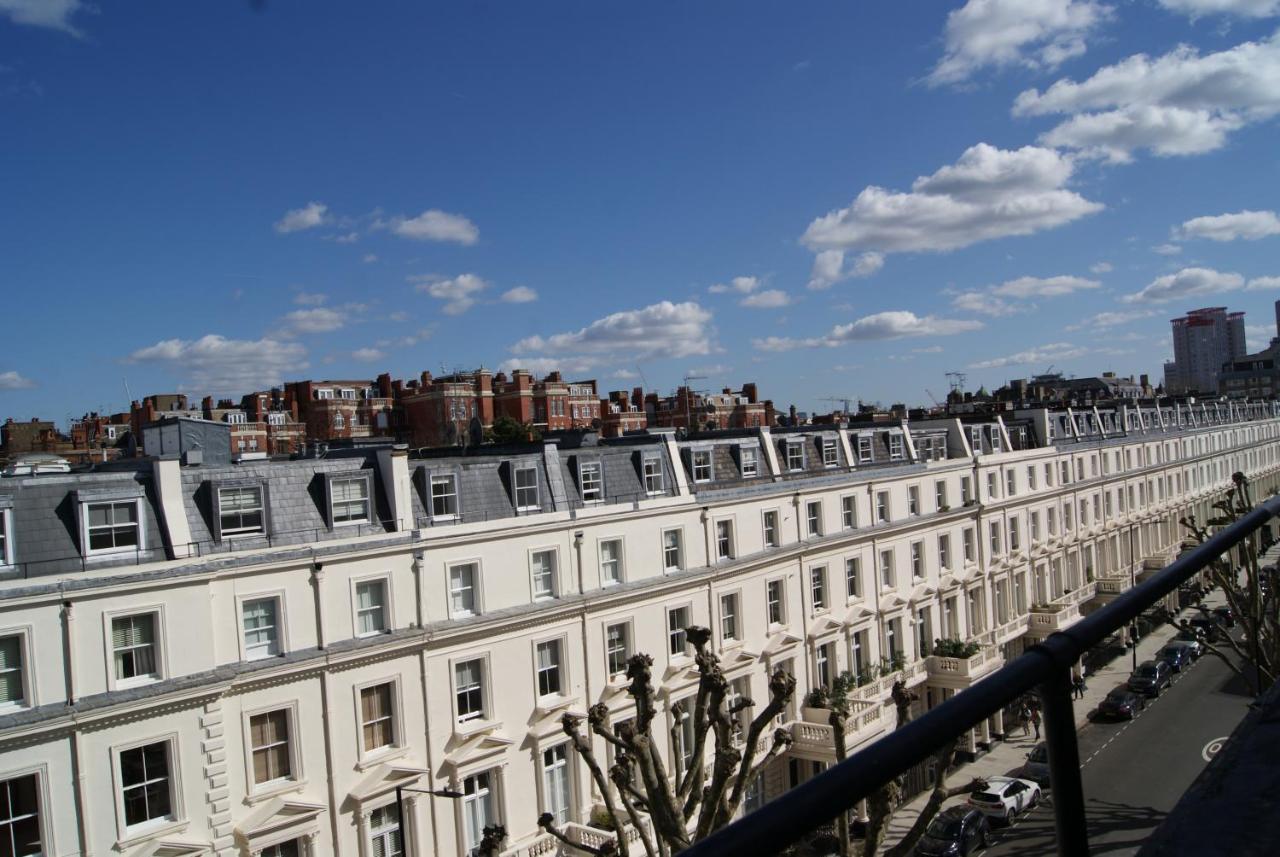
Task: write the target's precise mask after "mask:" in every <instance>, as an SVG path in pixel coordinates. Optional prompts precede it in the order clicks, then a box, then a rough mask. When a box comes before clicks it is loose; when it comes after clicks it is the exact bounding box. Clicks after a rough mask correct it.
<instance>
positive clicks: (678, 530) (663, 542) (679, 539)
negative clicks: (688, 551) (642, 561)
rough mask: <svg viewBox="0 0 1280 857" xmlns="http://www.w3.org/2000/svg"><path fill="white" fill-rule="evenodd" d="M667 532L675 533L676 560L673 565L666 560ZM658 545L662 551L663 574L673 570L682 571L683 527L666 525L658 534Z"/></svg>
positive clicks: (683, 557) (683, 563)
mask: <svg viewBox="0 0 1280 857" xmlns="http://www.w3.org/2000/svg"><path fill="white" fill-rule="evenodd" d="M668 533H675V534H676V553H677V562H676V564H675V565H670V564H669V563H668V562H667V534H668ZM659 547H660V549H661V551H662V571H663V573H664V574H670V573H671V572H673V571H684V566H685V556H684V527H667V528H666V529H664V530H662V531H661V534H660V536H659Z"/></svg>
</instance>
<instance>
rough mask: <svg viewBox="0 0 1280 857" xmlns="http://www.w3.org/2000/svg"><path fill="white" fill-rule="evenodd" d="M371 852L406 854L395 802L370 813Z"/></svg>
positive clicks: (389, 856)
mask: <svg viewBox="0 0 1280 857" xmlns="http://www.w3.org/2000/svg"><path fill="white" fill-rule="evenodd" d="M369 853H370V854H371V855H373V857H402V855H403V854H404V840H403V835H402V834H401V832H400V810H399V809H398V808H397V807H396V805H395V804H394V803H389V804H387V805H386V806H380V807H378V808H377V809H375V810H373V811H372V812H370V813H369ZM264 857H265V855H264Z"/></svg>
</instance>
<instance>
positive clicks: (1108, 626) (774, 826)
mask: <svg viewBox="0 0 1280 857" xmlns="http://www.w3.org/2000/svg"><path fill="white" fill-rule="evenodd" d="M1278 516H1280V496H1276V497H1271V498H1268V499H1267V500H1265V501H1262V502H1260V503H1258V504H1257V506H1256V507H1255V508H1254V509H1252V510H1251V511H1249V512H1248V513H1246V514H1245V515H1244V516H1243V517H1241V518H1240V519H1239V520H1237V521H1236V522H1234V523H1233V524H1231V525H1230V526H1228V527H1225V528H1223V529H1222V530H1220V531H1218V532H1217V533H1214V534H1213V535H1211V536H1210V537H1209V538H1208V539H1207V540H1206V541H1205V542H1204V543H1203V544H1201V545H1198V546H1196V547H1195V548H1192V549H1191V550H1189V551H1187V552H1186V553H1184V554H1183V555H1182V556H1180V557H1178V558H1177V559H1175V560H1174V561H1173V562H1172V563H1170V564H1169V565H1168V566H1166V567H1165V568H1164V570H1162V571H1160V572H1158V573H1157V574H1155V575H1154V576H1153V577H1151V578H1149V579H1148V580H1146V581H1144V582H1143V583H1140V584H1138V585H1137V586H1136V587H1133V588H1131V589H1129V590H1128V591H1126V592H1123V593H1121V594H1120V595H1118V596H1117V597H1116V598H1115V600H1113V601H1111V602H1110V603H1109V604H1107V605H1106V606H1104V607H1102V608H1101V609H1099V610H1097V611H1095V612H1093V613H1091V614H1089V615H1088V616H1086V617H1084V618H1083V619H1081V620H1080V621H1079V622H1077V623H1075V624H1074V625H1072V626H1071V627H1070V628H1068V629H1067V630H1065V631H1058V632H1056V633H1054V634H1052V635H1051V636H1049V637H1048V638H1046V639H1045V640H1044V641H1043V642H1041V643H1039V644H1037V645H1035V646H1032V647H1031V648H1030V649H1028V650H1027V652H1026V653H1025V654H1023V655H1022V656H1021V657H1018V658H1016V659H1015V660H1013V661H1011V662H1010V663H1008V664H1006V665H1005V666H1003V667H1001V668H1000V669H999V670H997V671H996V672H994V673H992V674H991V675H990V676H988V677H987V678H985V679H984V680H982V681H981V682H978V683H977V684H975V685H974V686H972V687H970V688H968V689H966V690H964V691H963V692H961V693H957V694H956V695H955V696H953V697H951V699H948V700H946V701H945V702H943V703H941V704H940V705H938V706H936V707H934V708H932V709H931V710H929V711H927V712H925V713H924V714H922V715H921V716H920V717H918V718H916V719H915V720H912V721H911V722H910V723H907V724H905V725H903V726H902V727H900V728H898V729H895V730H894V731H892V732H890V733H889V734H887V735H885V736H884V737H882V738H880V739H879V740H877V741H874V742H872V743H871V744H869V745H868V746H867V747H865V748H863V749H861V750H859V751H858V752H856V753H854V754H853V755H852V756H850V757H849V758H848V759H846V760H845V761H843V762H840V763H838V764H835V765H833V766H831V767H830V768H828V769H827V770H826V771H824V772H822V773H821V774H819V775H817V776H816V777H813V778H812V779H809V780H807V781H805V782H804V783H802V784H800V785H799V786H796V787H795V788H793V789H790V790H789V791H787V792H785V793H784V794H782V795H781V796H779V797H777V798H775V799H774V800H772V801H770V802H769V803H767V804H765V805H764V806H763V807H761V808H760V809H758V810H756V811H755V812H752V813H749V814H747V815H745V816H743V817H742V818H740V819H738V820H737V821H735V822H733V823H732V824H730V825H728V826H727V827H724V828H722V829H720V830H718V831H716V832H715V833H714V834H712V835H711V836H709V837H707V838H706V839H703V840H701V841H700V842H695V843H694V844H693V845H691V846H690V847H689V848H687V849H685V850H684V851H682V852H681V857H711V856H712V855H715V857H720V856H721V855H726V857H727V855H733V857H737V855H740V854H771V853H775V852H777V851H779V850H781V849H782V848H784V847H786V846H787V845H790V844H791V843H793V842H795V841H797V840H798V839H800V837H802V836H803V835H805V833H807V832H808V831H810V830H813V829H814V828H816V827H818V826H820V825H822V824H824V823H826V822H827V821H828V820H829V819H832V818H834V817H836V816H837V815H839V814H840V813H841V812H844V811H846V810H848V809H849V808H851V807H852V806H853V805H854V804H856V803H857V802H858V801H860V800H864V799H865V798H867V797H869V796H870V795H871V794H872V793H873V792H874V791H875V790H876V789H878V788H880V787H881V786H882V785H883V784H884V783H885V781H886V780H887V779H889V778H892V777H895V776H897V775H898V774H900V773H902V772H904V771H906V770H908V769H910V768H911V767H912V766H914V765H917V764H919V763H921V762H923V761H925V760H927V759H928V758H929V757H931V756H932V755H933V754H935V753H936V752H938V750H940V749H941V748H942V747H943V746H945V745H946V744H947V742H948V741H950V740H951V739H953V738H955V737H957V736H959V735H961V734H962V733H964V732H966V731H968V730H969V729H971V728H973V727H974V726H976V725H978V724H979V723H981V722H982V721H983V720H985V719H986V718H987V717H990V716H992V715H994V714H996V713H997V712H999V711H1002V710H1003V709H1004V708H1005V706H1007V705H1009V704H1010V703H1012V702H1013V701H1014V700H1016V699H1018V698H1020V697H1021V696H1022V695H1023V694H1025V693H1027V692H1028V691H1030V690H1032V689H1033V688H1034V687H1036V686H1037V685H1039V684H1042V683H1045V682H1048V681H1051V680H1052V679H1053V678H1054V677H1055V676H1061V675H1065V673H1066V671H1067V670H1069V669H1070V668H1071V665H1072V664H1073V663H1075V662H1076V660H1078V659H1079V658H1080V656H1081V655H1083V654H1084V653H1085V652H1086V651H1088V650H1089V649H1090V648H1092V647H1093V646H1095V645H1097V644H1099V643H1101V642H1102V641H1103V640H1105V639H1106V638H1107V637H1109V636H1110V635H1111V634H1113V633H1114V632H1116V631H1117V630H1119V629H1121V628H1125V627H1127V626H1128V625H1129V624H1130V623H1132V622H1133V621H1134V620H1135V619H1136V618H1137V617H1138V616H1139V615H1140V614H1141V613H1142V611H1144V610H1145V609H1147V608H1148V607H1150V606H1151V605H1152V604H1154V603H1155V602H1156V601H1158V600H1159V599H1160V598H1162V597H1164V596H1165V595H1168V594H1170V593H1172V592H1174V591H1175V590H1176V589H1177V588H1178V586H1179V585H1180V584H1182V583H1183V582H1185V581H1186V580H1188V579H1190V578H1191V577H1192V576H1193V575H1195V574H1196V573H1198V572H1200V571H1201V570H1203V569H1204V568H1205V567H1207V566H1208V565H1209V564H1210V563H1212V562H1213V561H1214V560H1215V559H1217V558H1218V557H1219V556H1221V555H1223V554H1225V553H1226V552H1227V551H1229V550H1231V549H1232V548H1233V547H1235V546H1236V545H1238V544H1240V543H1241V542H1242V541H1244V540H1245V538H1246V537H1248V535H1249V534H1250V533H1252V532H1253V531H1255V530H1257V529H1258V528H1259V527H1261V526H1262V525H1263V524H1265V523H1266V522H1267V521H1268V520H1270V519H1271V518H1274V517H1278ZM1071 728H1072V729H1073V730H1074V723H1072V724H1071ZM1074 747H1075V745H1074V743H1073V744H1072V749H1073V751H1074ZM1050 761H1051V765H1052V754H1051V760H1050ZM1075 774H1076V776H1077V777H1078V774H1079V771H1078V770H1077V771H1076V772H1075ZM1077 782H1078V780H1077ZM1055 783H1056V780H1055ZM1081 806H1082V805H1081ZM1060 832H1061V831H1060ZM1059 839H1060V844H1061V837H1059Z"/></svg>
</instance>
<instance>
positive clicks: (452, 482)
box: [431, 473, 458, 518]
mask: <svg viewBox="0 0 1280 857" xmlns="http://www.w3.org/2000/svg"><path fill="white" fill-rule="evenodd" d="M431 517H433V518H456V517H458V477H456V476H454V475H453V474H452V473H437V474H435V475H434V476H432V477H431Z"/></svg>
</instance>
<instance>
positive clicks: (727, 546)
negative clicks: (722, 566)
mask: <svg viewBox="0 0 1280 857" xmlns="http://www.w3.org/2000/svg"><path fill="white" fill-rule="evenodd" d="M712 526H713V527H714V530H713V534H714V538H715V546H716V561H717V562H729V561H730V560H732V559H733V558H734V557H735V556H737V553H738V551H737V546H736V544H735V542H736V540H735V539H734V532H733V531H734V519H733V518H718V519H716V520H714V521H713V522H712ZM722 529H723V531H724V532H723V533H722V532H721V531H722Z"/></svg>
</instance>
